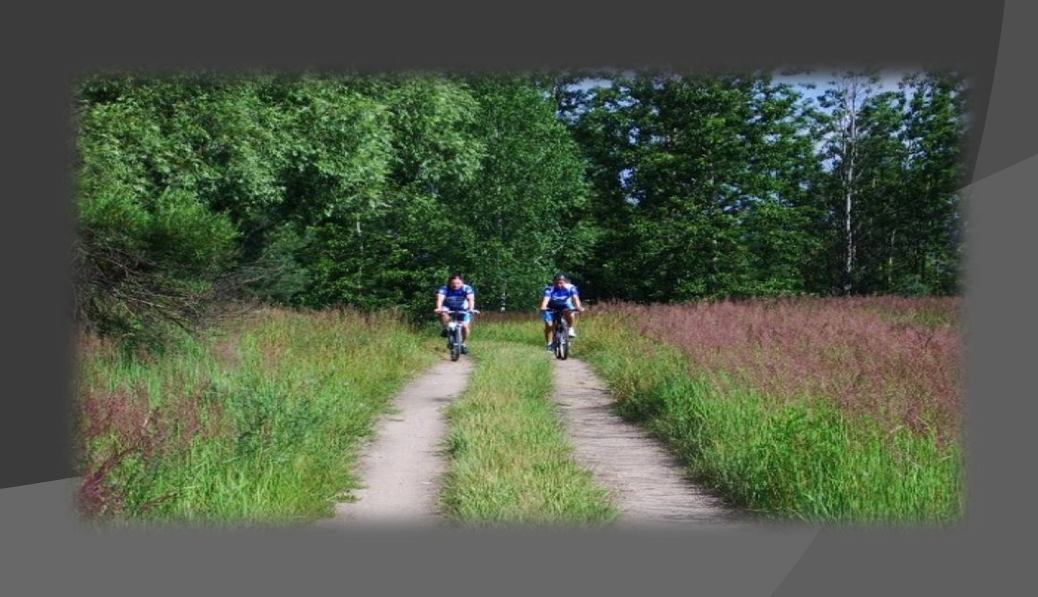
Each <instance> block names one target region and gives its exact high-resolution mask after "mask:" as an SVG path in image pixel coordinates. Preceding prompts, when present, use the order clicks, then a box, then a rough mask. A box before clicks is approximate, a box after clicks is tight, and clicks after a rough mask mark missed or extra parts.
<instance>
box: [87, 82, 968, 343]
mask: <svg viewBox="0 0 1038 597" xmlns="http://www.w3.org/2000/svg"><path fill="white" fill-rule="evenodd" d="M598 76H601V77H604V79H605V80H607V81H608V82H609V85H608V86H605V87H597V88H593V89H585V90H580V89H579V88H576V87H573V86H572V83H574V82H579V80H580V79H579V77H574V76H558V75H555V76H548V75H543V74H535V75H508V76H479V77H476V76H467V77H463V76H447V75H435V74H423V73H417V74H415V73H407V74H397V75H338V76H327V75H314V74H302V75H285V76H272V75H267V74H248V75H240V76H228V75H216V74H206V73H196V74H181V75H176V76H166V77H145V76H97V77H90V78H87V79H84V80H83V81H81V82H80V84H79V86H78V89H77V110H76V117H77V122H76V124H77V126H78V132H79V135H78V139H77V149H78V162H77V167H76V178H77V197H76V199H77V203H76V206H77V210H78V212H77V215H78V229H79V235H78V242H77V245H76V249H77V253H76V275H77V283H76V296H77V307H78V315H79V318H80V319H81V320H82V321H84V322H86V323H87V324H89V325H90V326H92V327H93V328H94V329H97V330H101V331H106V332H111V333H117V334H122V335H124V336H126V337H130V338H138V339H140V338H143V337H144V336H146V335H147V333H146V331H147V330H156V329H158V328H159V327H161V325H163V323H162V322H167V323H168V322H175V323H177V324H180V325H182V326H185V327H190V326H191V324H193V323H194V322H196V321H198V320H199V319H200V318H201V317H203V316H204V314H205V311H206V309H207V307H208V306H209V305H210V304H212V303H214V302H216V301H220V300H224V299H228V298H236V297H242V296H245V297H250V298H252V299H256V300H261V301H268V302H274V303H281V304H292V305H306V306H312V307H321V306H326V305H335V304H351V305H356V306H362V307H365V308H385V307H396V308H403V309H405V310H407V311H409V312H411V313H412V314H422V313H425V312H426V311H427V310H428V308H429V307H430V306H431V303H432V292H433V289H434V288H435V287H436V286H438V285H440V284H442V283H443V282H444V281H445V279H446V277H447V275H448V274H449V273H451V272H453V271H460V272H462V273H463V274H464V275H465V276H466V278H467V280H468V281H469V282H470V283H471V284H473V286H475V288H476V289H477V293H478V301H479V305H480V306H484V307H490V308H493V309H498V308H502V307H503V308H507V309H516V308H520V309H523V308H527V307H529V306H532V305H534V304H536V301H537V298H538V294H539V291H540V289H541V288H542V287H543V285H544V284H545V283H546V282H547V280H548V278H549V277H550V275H551V273H552V272H554V271H558V270H562V271H566V272H567V273H569V274H570V275H572V276H573V277H574V280H575V281H576V282H577V283H578V285H580V287H581V289H582V292H583V294H584V295H585V297H587V298H618V299H631V300H638V301H675V300H685V299H694V298H703V297H723V296H737V297H738V296H770V295H788V294H801V293H819V294H825V293H830V292H833V291H838V290H839V289H841V288H843V287H845V286H846V285H849V288H850V289H851V291H852V292H862V293H875V292H898V293H903V294H919V293H951V292H956V290H957V288H958V277H959V263H960V259H959V257H960V254H961V238H960V236H961V235H960V234H959V228H960V226H961V216H960V213H959V206H958V198H957V197H956V195H955V192H956V189H957V188H958V187H959V186H960V185H961V182H962V181H961V176H962V164H961V150H960V147H959V143H960V142H961V139H963V138H964V129H965V118H964V114H965V99H966V88H965V86H964V84H963V82H962V81H961V79H959V78H957V77H956V76H954V75H953V74H949V73H920V74H917V75H913V76H911V77H907V78H906V79H905V80H904V81H903V84H902V88H901V89H900V90H899V91H893V92H886V93H874V92H872V91H870V90H868V86H866V89H865V91H863V92H862V94H861V95H860V97H859V100H858V101H856V102H852V103H851V104H847V101H846V100H847V95H846V88H841V87H839V86H837V87H833V88H830V89H828V90H827V91H826V92H825V93H824V94H823V95H822V98H821V99H820V100H817V101H816V100H815V99H813V98H811V97H808V96H807V95H805V94H804V92H803V91H802V90H800V89H798V88H794V87H792V86H790V85H788V84H780V83H777V82H775V81H774V80H772V79H771V78H770V77H769V76H768V75H767V74H765V73H724V74H716V75H714V74H711V75H705V74H699V75H689V74H682V75H676V74H673V73H660V72H642V73H638V74H635V75H631V76H627V75H619V74H616V73H604V74H599V75H598ZM848 106H849V107H848ZM851 115H853V117H854V122H855V123H856V128H855V135H854V138H853V140H851V139H850V137H849V133H848V132H847V129H846V126H845V125H846V123H847V122H849V120H848V118H849V116H851ZM851 158H853V160H854V161H855V164H856V166H855V169H854V171H853V175H851V171H850V169H849V168H848V166H849V163H850V160H851ZM848 192H850V193H851V194H852V196H853V198H854V210H853V218H852V220H853V221H852V232H853V242H852V243H851V244H852V245H853V249H854V252H855V254H854V259H853V260H852V261H853V267H852V269H851V271H849V272H845V271H844V270H845V269H846V267H845V261H846V259H845V252H846V246H847V240H848V239H847V238H846V236H845V232H844V229H843V223H844V220H845V215H846V214H844V211H845V208H844V197H845V195H846V194H847V193H848ZM848 273H849V275H850V277H849V278H848V279H846V280H845V279H844V278H845V277H846V275H847V274H848Z"/></svg>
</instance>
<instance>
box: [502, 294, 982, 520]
mask: <svg viewBox="0 0 1038 597" xmlns="http://www.w3.org/2000/svg"><path fill="white" fill-rule="evenodd" d="M957 309H958V305H957V303H956V302H955V301H954V300H951V299H948V300H943V299H924V300H922V301H915V300H910V299H852V300H848V301H841V300H839V299H825V300H801V301H750V302H746V303H713V304H711V303H701V304H690V305H671V306H654V307H638V306H633V305H613V306H606V307H604V308H600V309H596V310H595V311H594V312H592V313H588V314H585V316H583V317H582V318H581V322H580V323H579V325H578V329H579V330H580V338H579V339H578V340H577V342H575V346H574V356H575V357H577V358H584V359H586V360H588V361H589V362H590V363H591V364H592V365H593V366H594V367H595V368H596V370H598V372H599V373H600V374H602V375H603V377H604V378H605V379H606V381H607V382H608V383H609V385H610V388H611V390H612V391H613V393H614V395H615V396H616V398H617V401H618V405H617V406H618V412H619V413H620V414H622V415H623V416H625V417H627V418H629V419H632V420H636V421H638V422H640V423H642V424H644V425H645V426H647V427H648V428H649V429H651V430H652V431H653V432H655V433H656V434H657V435H659V436H660V437H661V438H662V439H664V440H665V441H666V442H667V443H668V444H669V445H670V446H671V447H672V449H674V450H675V451H676V452H677V453H678V454H679V455H680V456H682V457H683V459H684V460H685V462H686V463H687V464H688V466H689V467H690V469H691V471H692V472H693V474H694V475H695V476H696V477H697V478H698V479H699V480H701V481H702V482H703V483H704V484H706V485H708V486H710V487H712V488H713V489H714V490H716V491H718V492H719V493H721V494H722V495H724V496H725V497H726V498H728V499H729V500H731V501H732V502H733V503H735V504H737V505H740V506H742V507H745V508H749V509H752V510H755V511H758V512H760V513H762V514H765V515H771V516H775V517H779V518H794V519H803V520H811V521H838V522H863V523H868V522H921V521H926V522H945V521H952V520H955V519H956V518H958V517H959V516H960V515H961V514H962V507H963V500H964V495H963V492H964V481H963V456H962V453H961V448H960V446H961V442H960V437H959V425H960V416H959V410H960V409H959V404H960V380H959V375H960V367H959V339H958V335H957V329H956V326H957V321H958V312H957ZM509 319H512V318H505V319H504V320H503V321H499V322H497V323H493V324H489V325H484V326H483V330H482V334H483V337H486V338H492V339H496V340H508V341H513V342H523V343H526V344H529V345H531V346H537V345H540V343H541V342H542V340H541V338H540V329H539V327H538V325H537V324H536V322H535V321H532V317H531V318H527V319H530V320H531V321H525V320H523V319H518V320H516V319H512V320H511V321H510V320H509Z"/></svg>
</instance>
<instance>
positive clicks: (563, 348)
mask: <svg viewBox="0 0 1038 597" xmlns="http://www.w3.org/2000/svg"><path fill="white" fill-rule="evenodd" d="M574 310H575V309H570V308H562V309H556V308H552V307H548V308H547V309H546V311H552V312H553V313H554V316H553V317H552V321H553V324H552V325H553V330H554V332H553V336H554V338H553V340H552V341H551V349H552V351H553V352H554V353H555V358H556V359H561V360H566V359H567V358H569V322H568V321H566V314H567V313H569V312H570V311H574Z"/></svg>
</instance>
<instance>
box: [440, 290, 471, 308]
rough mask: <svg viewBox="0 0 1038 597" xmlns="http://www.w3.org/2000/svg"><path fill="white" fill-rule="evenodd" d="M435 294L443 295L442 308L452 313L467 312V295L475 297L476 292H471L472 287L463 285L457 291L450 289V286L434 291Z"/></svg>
mask: <svg viewBox="0 0 1038 597" xmlns="http://www.w3.org/2000/svg"><path fill="white" fill-rule="evenodd" d="M436 294H442V295H443V306H444V307H447V308H448V309H450V310H452V311H468V309H469V301H468V295H470V294H471V295H475V294H476V291H474V290H472V287H471V286H469V285H468V284H464V285H462V287H461V288H459V289H457V290H454V289H452V288H451V287H450V286H441V287H440V289H439V290H437V291H436Z"/></svg>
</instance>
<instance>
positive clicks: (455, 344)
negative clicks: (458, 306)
mask: <svg viewBox="0 0 1038 597" xmlns="http://www.w3.org/2000/svg"><path fill="white" fill-rule="evenodd" d="M465 313H471V314H473V315H476V314H478V313H479V311H477V310H476V309H473V310H471V311H456V310H454V309H449V310H448V311H447V314H448V315H449V316H450V320H449V321H448V322H447V350H449V351H450V353H451V360H452V361H456V360H458V358H459V357H461V353H462V350H461V347H462V342H463V340H464V337H463V334H464V332H463V331H462V327H463V324H464V322H465Z"/></svg>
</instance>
